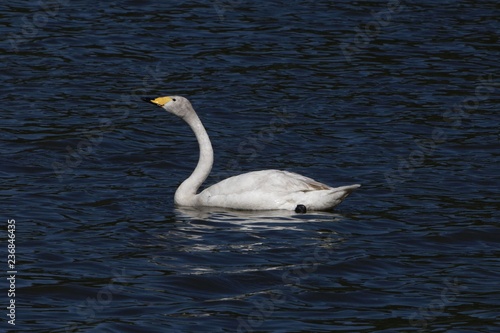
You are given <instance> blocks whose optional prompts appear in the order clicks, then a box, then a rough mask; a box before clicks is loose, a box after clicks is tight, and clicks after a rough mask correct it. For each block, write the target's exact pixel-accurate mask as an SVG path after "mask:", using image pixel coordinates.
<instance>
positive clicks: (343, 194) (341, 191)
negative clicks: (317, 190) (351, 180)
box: [330, 184, 361, 208]
mask: <svg viewBox="0 0 500 333" xmlns="http://www.w3.org/2000/svg"><path fill="white" fill-rule="evenodd" d="M359 187H361V185H360V184H354V185H347V186H340V187H336V188H332V189H331V190H330V191H331V192H330V197H331V203H332V206H331V208H333V207H335V206H337V205H338V204H340V203H341V202H342V201H344V199H345V198H347V196H348V195H349V194H351V192H352V191H354V190H355V189H357V188H359Z"/></svg>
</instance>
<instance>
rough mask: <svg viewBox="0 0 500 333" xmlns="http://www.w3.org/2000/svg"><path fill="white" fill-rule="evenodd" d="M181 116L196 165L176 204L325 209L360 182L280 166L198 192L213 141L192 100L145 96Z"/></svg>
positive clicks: (209, 166) (207, 171)
mask: <svg viewBox="0 0 500 333" xmlns="http://www.w3.org/2000/svg"><path fill="white" fill-rule="evenodd" d="M144 100H146V101H148V102H151V103H153V104H156V105H159V106H161V107H163V108H164V109H165V110H167V111H168V112H170V113H173V114H175V115H176V116H178V117H180V118H182V119H184V120H185V121H186V122H187V123H188V124H189V126H190V127H191V129H192V130H193V132H194V134H195V135H196V138H197V139H198V143H199V146H200V158H199V161H198V165H197V166H196V169H195V170H194V171H193V173H192V174H191V176H189V178H188V179H186V180H185V181H184V182H183V183H182V184H181V185H180V186H179V188H178V189H177V191H176V192H175V197H174V201H175V204H176V205H177V206H186V207H221V208H230V209H240V210H275V209H286V210H295V209H296V208H297V206H298V205H303V206H305V208H307V210H328V209H331V208H333V207H335V206H336V205H338V204H339V203H341V202H342V201H343V200H344V199H345V198H346V197H347V196H348V195H349V194H350V193H351V192H352V191H353V190H355V189H357V188H358V187H360V185H357V184H356V185H349V186H342V187H336V188H334V187H330V186H328V185H325V184H322V183H319V182H317V181H315V180H313V179H311V178H308V177H304V176H301V175H299V174H296V173H292V172H288V171H280V170H262V171H253V172H248V173H245V174H242V175H238V176H234V177H230V178H227V179H225V180H223V181H221V182H219V183H217V184H214V185H212V186H210V187H208V188H206V189H205V190H203V191H202V192H200V193H199V194H197V191H198V189H199V188H200V186H201V184H202V183H203V182H204V181H205V179H206V178H207V177H208V175H209V174H210V171H211V169H212V164H213V150H212V144H211V143H210V139H209V137H208V134H207V132H206V131H205V128H204V127H203V124H202V123H201V121H200V119H199V118H198V115H197V114H196V112H195V111H194V109H193V107H192V106H191V103H190V102H189V101H188V100H187V99H186V98H184V97H180V96H170V97H159V98H156V99H144Z"/></svg>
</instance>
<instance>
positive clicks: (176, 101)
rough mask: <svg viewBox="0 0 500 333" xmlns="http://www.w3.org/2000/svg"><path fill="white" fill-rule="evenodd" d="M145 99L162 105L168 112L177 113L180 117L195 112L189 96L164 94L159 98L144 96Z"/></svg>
mask: <svg viewBox="0 0 500 333" xmlns="http://www.w3.org/2000/svg"><path fill="white" fill-rule="evenodd" d="M143 100H144V101H146V102H149V103H153V104H155V105H158V106H161V107H162V108H164V109H165V110H167V111H168V112H170V113H172V114H175V115H176V116H178V117H181V118H184V117H185V116H186V115H188V114H190V113H193V112H194V110H193V106H192V105H191V103H190V102H189V101H188V99H187V98H185V97H182V96H164V97H158V98H143Z"/></svg>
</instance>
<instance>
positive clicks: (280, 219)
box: [175, 208, 344, 230]
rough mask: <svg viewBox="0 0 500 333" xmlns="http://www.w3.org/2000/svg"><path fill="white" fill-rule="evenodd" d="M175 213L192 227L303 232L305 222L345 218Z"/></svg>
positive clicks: (185, 210) (271, 213) (217, 210)
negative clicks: (230, 227) (227, 227)
mask: <svg viewBox="0 0 500 333" xmlns="http://www.w3.org/2000/svg"><path fill="white" fill-rule="evenodd" d="M175 214H176V219H177V221H178V222H183V223H185V224H188V225H191V226H200V227H202V225H205V226H207V227H214V228H219V227H220V224H221V223H223V224H224V223H226V224H230V225H232V226H235V227H236V226H239V228H240V230H257V229H259V230H263V229H267V230H284V229H286V230H302V229H303V228H302V227H303V224H304V223H309V222H336V221H341V220H342V219H343V218H344V217H343V216H342V215H341V214H337V213H329V212H311V213H307V214H297V213H295V212H293V211H286V210H269V211H238V210H228V209H222V208H198V209H194V208H177V209H176V210H175Z"/></svg>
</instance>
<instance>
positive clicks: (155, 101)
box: [142, 96, 172, 107]
mask: <svg viewBox="0 0 500 333" xmlns="http://www.w3.org/2000/svg"><path fill="white" fill-rule="evenodd" d="M142 100H143V101H145V102H148V103H151V104H154V105H158V106H161V107H163V106H164V105H165V104H167V103H168V102H170V101H171V100H172V98H170V97H168V96H165V97H158V98H151V97H142Z"/></svg>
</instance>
